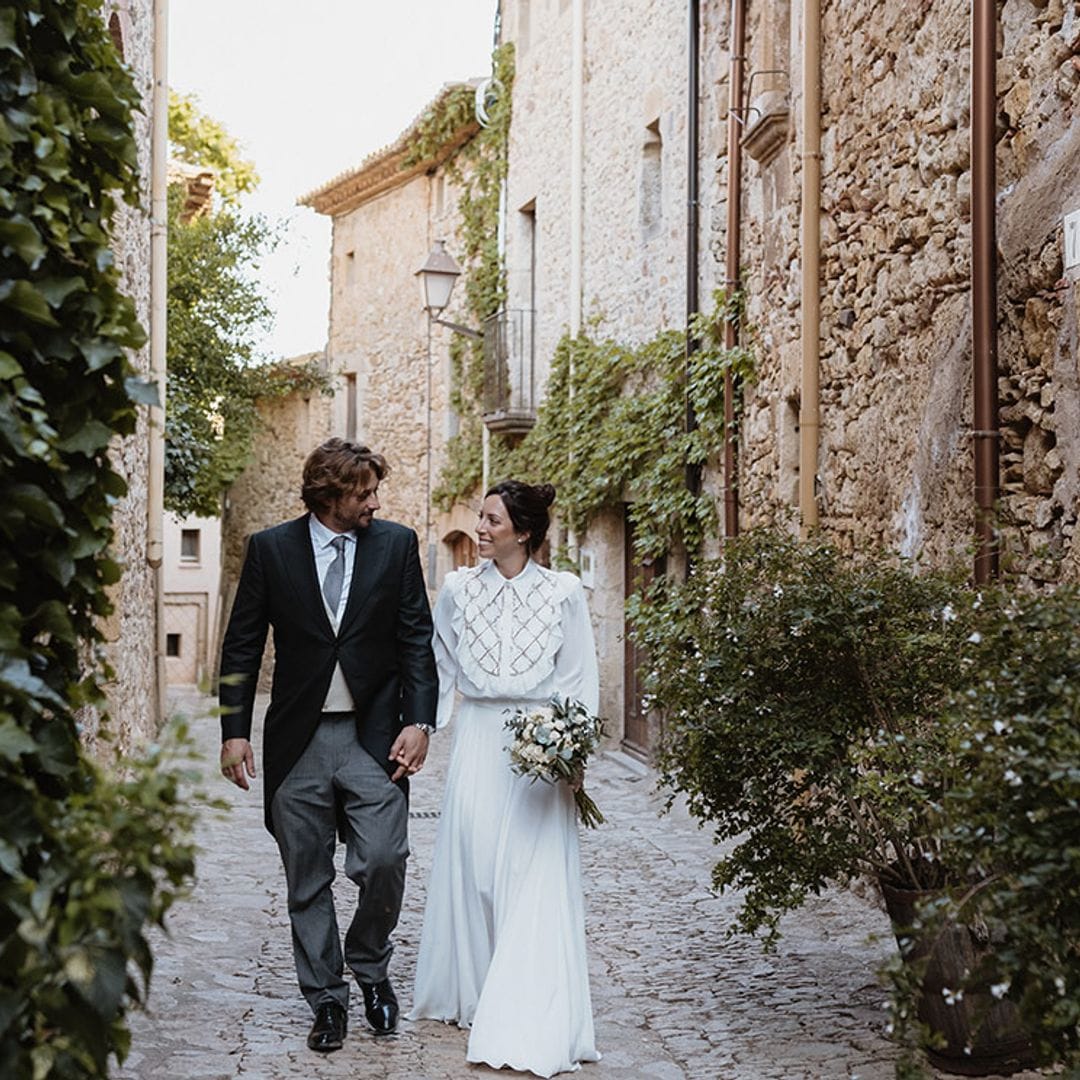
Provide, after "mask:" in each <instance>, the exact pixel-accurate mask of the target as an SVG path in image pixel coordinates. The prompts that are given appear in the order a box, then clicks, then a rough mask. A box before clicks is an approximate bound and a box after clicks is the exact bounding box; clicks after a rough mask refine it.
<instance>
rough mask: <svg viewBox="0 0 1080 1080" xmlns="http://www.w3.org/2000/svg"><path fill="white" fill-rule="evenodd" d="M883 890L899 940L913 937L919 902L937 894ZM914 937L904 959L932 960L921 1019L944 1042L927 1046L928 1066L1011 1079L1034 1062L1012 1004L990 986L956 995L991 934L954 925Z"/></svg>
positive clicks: (987, 946)
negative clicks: (911, 929)
mask: <svg viewBox="0 0 1080 1080" xmlns="http://www.w3.org/2000/svg"><path fill="white" fill-rule="evenodd" d="M881 891H882V894H883V896H884V898H885V908H886V910H887V911H888V913H889V918H890V919H891V920H892V923H893V928H894V930H895V932H896V935H897V939H899V938H900V937H901V935H903V936H904V937H910V936H911V932H910V928H911V927H913V926H914V925H915V921H916V918H917V908H918V906H919V904H920V903H923V902H926V901H928V900H931V899H933V897H934V896H935V895H938V894H935V893H933V892H928V891H917V890H913V889H896V888H893V887H892V886H890V885H886V884H885V883H884V882H882V883H881ZM915 939H916V940H915V945H914V947H913V948H912V949H911V950H910V951H909V952H908V953H906V954H905V960H908V961H910V962H916V961H920V960H923V959H925V958H928V962H927V966H926V974H925V975H924V976H923V983H922V994H921V996H920V998H919V1004H918V1015H919V1019H920V1020H921V1021H922V1022H923V1023H924V1024H926V1025H927V1026H928V1027H929V1028H930V1029H931V1031H934V1032H937V1033H938V1034H940V1035H941V1036H942V1037H943V1038H944V1040H945V1044H944V1046H941V1047H937V1048H931V1047H927V1048H926V1056H927V1059H928V1060H929V1061H930V1063H931V1064H932V1065H933V1066H934V1067H935V1068H938V1069H941V1070H942V1071H943V1072H948V1073H953V1074H956V1075H959V1076H1009V1075H1010V1074H1012V1073H1014V1072H1019V1071H1020V1070H1021V1069H1024V1068H1027V1067H1028V1066H1030V1065H1032V1064H1034V1061H1035V1058H1034V1054H1033V1051H1032V1047H1031V1042H1030V1040H1029V1038H1028V1036H1027V1033H1026V1031H1025V1030H1024V1027H1023V1025H1022V1023H1021V1021H1020V1014H1019V1012H1018V1010H1017V1008H1016V1006H1015V1005H1014V1004H1013V1003H1012V1002H1011V1001H1004V1000H998V999H997V998H995V997H994V995H993V994H991V992H990V988H989V987H988V986H987V987H979V986H975V987H972V986H967V987H964V991H963V995H962V996H959V995H958V994H957V993H956V991H958V990H959V989H960V987H962V986H963V985H964V980H965V978H966V977H967V974H968V973H969V972H972V971H975V970H977V968H978V966H979V964H980V961H981V960H982V958H983V957H985V956H986V955H987V954H988V953H989V952H990V950H992V949H993V942H992V941H991V940H990V936H989V934H985V933H979V932H977V931H976V930H975V929H974V928H973V927H970V926H967V925H964V924H962V923H950V924H948V925H947V926H945V928H944V929H943V930H941V931H940V932H934V933H933V934H932V935H931V934H929V933H928V934H927V936H926V937H924V938H920V937H919V936H918V932H917V931H916V932H915Z"/></svg>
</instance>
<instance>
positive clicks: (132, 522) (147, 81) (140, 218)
mask: <svg viewBox="0 0 1080 1080" xmlns="http://www.w3.org/2000/svg"><path fill="white" fill-rule="evenodd" d="M103 17H104V18H105V19H106V21H107V22H108V23H109V26H110V29H111V31H112V34H113V40H114V41H116V40H117V39H118V38H119V40H120V41H121V42H122V50H123V55H124V59H125V61H126V62H127V64H128V66H129V67H130V68H131V70H132V74H133V75H134V78H135V85H136V87H137V88H138V90H139V92H140V94H141V95H142V99H143V102H144V107H143V111H142V112H140V113H135V115H134V122H135V138H136V142H137V144H138V155H139V172H140V175H141V177H142V206H143V208H144V209H132V208H130V207H124V208H123V209H122V210H121V213H120V215H119V219H118V221H117V222H116V225H115V227H114V230H113V236H114V245H113V246H114V252H115V254H116V260H117V265H118V266H119V267H120V270H121V274H122V280H123V289H124V291H125V292H126V293H127V294H128V295H129V296H130V297H132V298H133V299H134V301H135V305H136V309H137V311H138V316H139V321H140V322H141V323H142V324H143V326H144V327H146V328H147V329H149V326H150V219H149V214H148V212H147V210H146V209H145V208H149V205H150V114H151V107H152V98H153V93H152V91H153V3H152V0H111V2H110V3H108V4H105V5H103ZM131 360H132V363H133V365H134V366H135V368H136V370H137V371H139V372H140V373H142V374H144V375H145V374H146V373H147V372H148V371H149V368H150V354H149V346H146V347H144V348H143V349H141V350H140V351H139V352H138V353H135V354H132V355H131ZM149 444H150V427H149V418H148V414H147V410H146V409H142V408H141V409H140V410H139V417H138V424H137V427H136V430H135V433H134V434H133V435H130V436H128V437H127V438H125V439H123V440H118V442H117V444H116V445H115V447H114V448H113V452H112V458H113V464H114V467H115V468H116V470H117V472H119V473H120V474H121V475H122V476H123V477H124V479H125V480H126V481H127V485H128V493H127V495H126V496H125V497H124V498H123V499H122V500H120V502H119V503H118V504H117V506H116V510H115V512H114V515H113V526H114V530H115V539H114V542H113V551H114V554H115V556H116V557H117V559H118V560H119V561H120V562H121V564H122V565H123V567H124V573H123V577H122V578H121V579H120V581H119V583H118V584H117V585H116V586H115V587H114V588H113V589H112V590H111V595H112V601H113V604H114V605H115V611H114V613H113V615H112V616H111V617H110V618H109V619H108V620H107V621H106V622H105V624H104V625H103V630H104V632H105V636H106V638H107V641H108V648H107V656H108V659H109V663H110V664H111V665H112V667H113V670H114V672H115V677H114V679H113V680H112V682H111V683H110V684H109V685H108V686H107V687H106V690H107V693H108V701H109V713H110V716H111V724H110V731H111V741H110V742H109V743H105V744H103V745H101V746H100V747H99V746H98V741H97V734H98V732H97V723H96V720H95V719H93V718H92V717H86V718H85V723H84V733H85V739H86V742H87V745H88V746H90V747H91V749H95V750H100V752H102V753H105V752H108V753H110V754H111V753H112V752H113V751H120V752H123V751H125V750H127V749H128V748H129V747H130V746H131V745H132V744H133V743H137V742H139V741H142V740H145V739H147V738H149V737H151V736H152V735H154V734H155V732H156V729H157V725H158V722H159V720H160V703H159V697H158V693H159V686H158V667H157V655H158V650H157V632H158V627H157V588H158V586H157V581H156V576H157V575H156V572H155V571H154V570H153V569H152V568H151V567H150V565H149V564H148V562H147V558H146V556H147V479H148V473H149V468H148V466H149Z"/></svg>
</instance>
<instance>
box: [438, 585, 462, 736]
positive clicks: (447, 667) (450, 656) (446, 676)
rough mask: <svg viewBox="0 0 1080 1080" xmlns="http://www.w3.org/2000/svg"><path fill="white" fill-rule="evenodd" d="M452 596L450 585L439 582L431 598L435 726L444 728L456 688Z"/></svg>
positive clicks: (451, 711) (455, 648) (455, 651)
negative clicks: (436, 698)
mask: <svg viewBox="0 0 1080 1080" xmlns="http://www.w3.org/2000/svg"><path fill="white" fill-rule="evenodd" d="M453 615H454V596H453V592H452V588H451V584H450V583H449V582H448V581H444V582H443V587H442V588H441V589H440V590H439V598H438V600H436V601H435V615H434V619H435V638H434V646H435V666H436V667H437V668H438V671H439V708H438V712H437V714H436V720H435V726H436V727H438V728H443V727H446V725H447V724H449V723H450V715H451V713H453V711H454V691H455V689H456V688H457V674H458V661H457V647H458V642H457V634H456V633H455V632H454V621H453Z"/></svg>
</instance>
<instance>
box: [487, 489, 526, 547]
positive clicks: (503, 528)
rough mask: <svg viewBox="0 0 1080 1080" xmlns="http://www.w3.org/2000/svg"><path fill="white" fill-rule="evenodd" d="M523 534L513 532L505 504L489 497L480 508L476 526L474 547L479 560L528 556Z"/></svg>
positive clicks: (500, 499) (498, 499) (494, 496)
mask: <svg viewBox="0 0 1080 1080" xmlns="http://www.w3.org/2000/svg"><path fill="white" fill-rule="evenodd" d="M527 539H528V537H527V536H526V535H525V534H524V533H518V532H515V531H514V524H513V522H512V521H511V520H510V515H509V514H508V513H507V510H506V504H505V503H504V502H503V501H502V498H501V497H500V496H498V495H489V496H488V497H487V498H486V499H485V500H484V505H483V506H482V507H481V508H480V520H479V521H478V522H477V525H476V546H477V551H478V553H479V555H480V558H481V559H494V561H495V562H502V561H504V560H506V559H514V558H518V557H520V556H521V555H528V550H527V549H526V546H525V541H526V540H527Z"/></svg>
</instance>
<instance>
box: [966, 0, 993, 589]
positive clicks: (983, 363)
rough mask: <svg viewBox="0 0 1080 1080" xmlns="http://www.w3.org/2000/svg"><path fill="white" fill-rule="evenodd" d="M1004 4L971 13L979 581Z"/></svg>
mask: <svg viewBox="0 0 1080 1080" xmlns="http://www.w3.org/2000/svg"><path fill="white" fill-rule="evenodd" d="M996 63H997V4H996V2H995V0H975V2H974V3H973V5H972V13H971V249H972V250H971V303H972V366H973V372H972V374H973V379H974V397H975V416H974V430H973V431H972V436H973V453H974V458H975V460H974V465H975V581H976V583H977V584H985V583H986V582H989V581H991V580H992V579H994V578H996V577H997V575H998V545H997V540H996V537H995V535H994V504H995V503H996V501H997V498H998V482H999V481H998V434H999V433H998V400H997V235H996V222H995V203H996V192H997V179H996V173H995V163H994V150H995V128H996V124H997V97H996V87H995V79H996V71H995V67H996Z"/></svg>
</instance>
